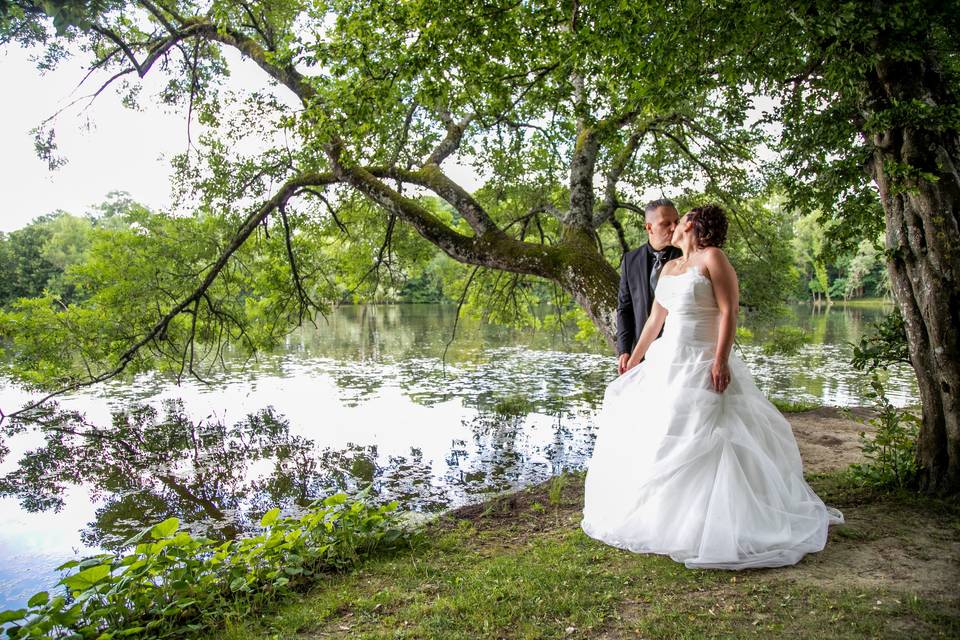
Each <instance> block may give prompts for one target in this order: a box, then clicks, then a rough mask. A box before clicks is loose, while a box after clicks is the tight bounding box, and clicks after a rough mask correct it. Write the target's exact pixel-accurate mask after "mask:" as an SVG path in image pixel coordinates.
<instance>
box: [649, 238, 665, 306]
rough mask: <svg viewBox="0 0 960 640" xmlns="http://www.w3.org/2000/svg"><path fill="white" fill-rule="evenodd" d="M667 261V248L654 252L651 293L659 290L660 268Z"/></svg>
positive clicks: (651, 270)
mask: <svg viewBox="0 0 960 640" xmlns="http://www.w3.org/2000/svg"><path fill="white" fill-rule="evenodd" d="M666 261H667V250H666V249H664V250H663V251H654V252H653V267H652V268H651V269H650V293H651V295H652V294H653V292H654V291H656V290H657V280H659V279H660V270H661V269H663V263H664V262H666Z"/></svg>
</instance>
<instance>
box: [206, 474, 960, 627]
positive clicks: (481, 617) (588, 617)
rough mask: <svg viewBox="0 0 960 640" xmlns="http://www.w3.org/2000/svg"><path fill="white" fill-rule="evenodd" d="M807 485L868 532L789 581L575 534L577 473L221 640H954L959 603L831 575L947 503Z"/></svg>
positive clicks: (854, 535)
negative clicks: (821, 580) (863, 516)
mask: <svg viewBox="0 0 960 640" xmlns="http://www.w3.org/2000/svg"><path fill="white" fill-rule="evenodd" d="M811 482H812V483H813V484H814V486H815V488H816V489H817V491H818V492H819V493H820V494H821V495H822V496H823V497H824V499H825V501H827V502H828V504H835V505H837V506H840V507H841V508H843V509H844V510H845V512H847V513H848V520H849V519H850V518H849V516H855V514H856V510H857V509H858V508H863V509H870V510H871V511H870V512H869V513H870V514H871V515H870V517H869V518H868V519H867V521H868V523H867V524H863V523H860V524H849V525H845V526H842V527H837V528H835V529H834V532H835V534H834V535H832V536H831V541H830V544H829V545H828V550H829V551H831V552H832V555H831V556H829V557H828V556H827V555H826V554H827V551H825V552H823V553H822V554H814V555H812V556H808V558H805V559H804V560H803V561H802V562H801V563H800V565H798V567H795V568H792V569H791V570H777V569H774V570H759V571H746V572H739V573H735V572H719V571H694V570H688V569H686V568H684V567H683V565H681V564H677V563H675V562H673V561H671V560H670V559H669V558H665V557H661V556H651V555H637V554H632V553H628V552H624V551H620V550H618V549H614V548H612V547H609V546H607V545H604V544H601V543H599V542H597V541H595V540H592V539H590V538H589V537H587V536H586V535H584V534H583V533H582V531H581V530H580V528H579V526H578V522H579V516H580V508H581V507H582V505H581V503H580V502H579V500H580V496H581V495H582V474H570V475H568V476H567V480H565V481H564V483H563V484H562V485H558V483H557V482H556V481H554V482H553V483H552V484H551V483H544V484H543V485H540V486H539V487H534V488H531V489H528V490H525V491H523V492H520V493H518V494H515V495H512V496H500V497H498V498H497V499H495V501H496V506H494V507H490V505H478V506H475V507H469V508H465V509H463V510H459V511H458V512H454V513H453V514H451V516H448V517H446V518H444V519H442V520H440V521H438V522H437V523H436V524H434V525H432V529H431V535H428V536H424V538H423V542H422V543H421V545H420V546H418V547H416V548H414V549H413V550H411V551H409V552H406V553H404V554H403V555H400V556H395V557H392V558H389V559H383V560H378V561H374V562H372V563H370V564H367V565H364V566H363V567H362V568H361V569H358V570H357V571H355V572H353V573H350V574H346V575H337V576H332V577H330V578H329V579H328V580H327V581H326V582H324V583H323V584H322V585H320V586H318V587H317V588H316V589H314V590H313V591H311V592H310V593H307V594H306V595H304V596H302V598H301V599H300V600H298V601H296V602H290V603H288V604H287V605H286V606H284V607H283V608H282V609H281V610H279V611H278V612H277V613H276V615H274V616H272V617H269V618H266V619H263V620H256V621H250V622H249V623H247V624H244V625H242V626H237V627H234V628H231V629H228V630H227V631H225V632H224V633H223V634H222V635H221V636H219V637H221V638H223V639H230V640H241V639H246V638H251V639H252V638H264V637H267V638H298V639H305V638H321V637H323V638H329V637H342V638H357V639H374V638H377V639H380V638H437V639H446V638H450V639H453V638H482V639H487V638H489V639H490V640H494V639H497V638H601V637H602V638H617V637H636V636H639V637H648V638H661V637H665V638H678V637H684V638H687V637H690V638H696V637H738V638H739V637H756V638H764V637H771V636H777V637H792V638H805V637H817V638H863V637H878V638H901V637H923V638H928V637H929V638H934V637H958V636H960V618H958V610H957V602H956V596H955V594H952V595H951V594H945V595H944V596H943V597H938V596H937V595H936V594H934V595H933V596H931V595H929V594H927V595H918V594H916V593H910V592H908V591H891V590H889V589H881V588H866V587H863V586H857V584H856V583H855V582H854V581H851V582H849V584H847V583H845V582H844V580H843V578H844V577H845V571H846V567H844V566H831V564H833V563H838V562H842V559H843V558H844V557H846V555H847V554H848V553H850V552H852V550H854V549H856V548H858V547H862V546H863V545H870V544H876V543H879V542H884V541H888V540H889V539H890V538H891V536H902V537H903V538H904V540H908V539H909V536H911V535H912V533H913V532H914V530H915V526H916V523H917V522H918V518H924V517H927V518H942V517H943V516H944V513H946V514H947V515H948V517H950V518H953V517H955V516H956V515H957V513H960V511H958V510H957V507H956V504H954V503H943V502H937V501H930V500H927V499H923V498H917V497H916V496H912V495H910V494H906V493H898V494H885V493H877V492H876V491H874V490H870V489H865V488H862V487H858V486H855V485H852V484H851V483H850V480H849V477H848V476H846V475H845V474H832V475H826V476H814V477H812V478H811ZM558 487H559V488H558ZM543 505H550V508H549V509H544V508H543ZM555 505H556V508H557V509H558V510H559V517H558V514H557V512H555V509H554V507H555ZM854 519H856V518H854ZM938 522H939V520H938ZM839 532H844V533H839ZM948 532H949V528H948ZM956 533H957V531H956V529H955V530H954V531H953V534H951V535H954V537H956ZM904 544H906V542H905V543H904ZM830 545H834V548H832V549H831V547H830ZM847 549H849V550H851V551H850V552H848V551H847ZM931 553H937V551H936V550H931ZM830 558H832V560H831V559H830ZM825 564H826V566H824V565H825ZM804 567H807V569H804ZM798 570H799V571H801V572H802V571H804V570H807V571H809V570H822V571H824V572H826V575H828V576H831V577H833V576H836V577H837V580H836V581H835V582H832V583H831V584H832V585H833V586H830V587H825V586H823V584H816V583H811V582H809V581H804V580H802V579H798V577H797V574H796V571H798ZM791 571H793V572H794V573H791ZM951 599H952V600H951Z"/></svg>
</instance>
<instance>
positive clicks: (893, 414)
mask: <svg viewBox="0 0 960 640" xmlns="http://www.w3.org/2000/svg"><path fill="white" fill-rule="evenodd" d="M870 386H871V388H872V390H873V391H872V394H871V395H873V397H874V404H875V406H876V409H877V411H878V413H877V416H876V417H874V418H870V419H869V420H867V421H866V425H867V427H868V428H869V432H868V431H866V430H865V431H861V432H860V445H861V448H862V449H863V455H864V457H865V458H866V459H867V461H866V462H864V463H858V464H853V465H851V466H850V472H851V474H852V476H853V477H854V478H855V479H857V480H859V481H860V482H863V483H865V484H869V485H872V486H875V487H880V488H889V487H895V488H900V489H904V488H908V487H911V486H912V485H913V482H914V479H915V477H916V473H917V436H918V434H919V432H920V423H921V421H920V417H919V416H917V415H916V414H914V413H912V412H910V411H907V410H902V409H898V408H896V407H895V406H893V404H891V403H890V401H889V400H888V399H887V397H886V393H885V392H884V387H883V381H882V379H881V374H880V372H878V371H874V372H873V373H872V374H871V379H870Z"/></svg>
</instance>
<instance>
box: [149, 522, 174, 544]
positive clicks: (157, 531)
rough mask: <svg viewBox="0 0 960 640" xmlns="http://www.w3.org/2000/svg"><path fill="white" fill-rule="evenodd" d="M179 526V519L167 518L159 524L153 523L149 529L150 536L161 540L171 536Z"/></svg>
mask: <svg viewBox="0 0 960 640" xmlns="http://www.w3.org/2000/svg"><path fill="white" fill-rule="evenodd" d="M179 528H180V520H179V519H178V518H167V519H166V520H164V521H163V522H161V523H160V524H158V525H155V526H154V527H153V528H152V529H150V536H151V537H152V538H153V539H154V540H162V539H164V538H169V537H170V536H172V535H173V534H174V533H175V532H176V531H177V529H179Z"/></svg>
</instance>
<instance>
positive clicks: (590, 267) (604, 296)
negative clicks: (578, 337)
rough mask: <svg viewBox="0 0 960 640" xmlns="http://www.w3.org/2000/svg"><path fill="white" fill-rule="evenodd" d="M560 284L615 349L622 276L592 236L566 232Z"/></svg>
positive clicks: (577, 232) (580, 231)
mask: <svg viewBox="0 0 960 640" xmlns="http://www.w3.org/2000/svg"><path fill="white" fill-rule="evenodd" d="M559 246H560V250H561V263H562V264H561V268H560V271H559V274H558V275H559V277H558V278H557V281H558V282H559V284H560V286H562V287H563V288H564V290H566V291H567V293H569V294H570V295H571V296H573V299H574V300H575V301H576V302H577V304H579V305H580V307H581V308H582V309H583V310H584V311H585V312H586V313H587V315H588V316H589V317H590V319H591V320H592V321H593V324H595V325H596V326H597V328H598V329H599V330H600V332H601V333H602V334H603V336H604V338H606V340H607V344H608V345H609V346H610V349H611V350H615V349H616V335H617V289H618V287H619V286H620V276H619V275H618V274H617V271H616V269H614V268H613V267H611V266H610V263H608V262H607V261H606V259H604V257H603V255H602V254H601V253H600V251H599V249H598V248H597V244H596V239H595V237H594V236H593V234H592V233H590V232H588V231H585V230H579V229H576V230H575V229H567V230H566V233H565V234H564V239H563V242H562V243H561V244H560V245H559Z"/></svg>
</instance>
